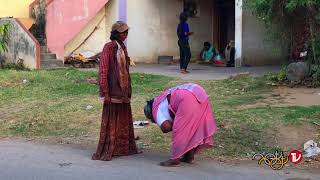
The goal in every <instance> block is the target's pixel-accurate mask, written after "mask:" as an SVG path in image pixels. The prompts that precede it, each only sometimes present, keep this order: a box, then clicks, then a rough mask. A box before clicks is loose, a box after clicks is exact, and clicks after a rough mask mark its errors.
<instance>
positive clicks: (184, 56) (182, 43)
mask: <svg viewBox="0 0 320 180" xmlns="http://www.w3.org/2000/svg"><path fill="white" fill-rule="evenodd" d="M187 21H188V15H187V14H186V13H181V14H180V23H179V25H178V27H177V35H178V38H179V40H178V45H179V50H180V71H181V73H183V74H187V73H189V71H187V68H188V65H189V62H190V59H191V51H190V46H189V36H191V35H192V34H193V32H190V31H189V24H188V23H187Z"/></svg>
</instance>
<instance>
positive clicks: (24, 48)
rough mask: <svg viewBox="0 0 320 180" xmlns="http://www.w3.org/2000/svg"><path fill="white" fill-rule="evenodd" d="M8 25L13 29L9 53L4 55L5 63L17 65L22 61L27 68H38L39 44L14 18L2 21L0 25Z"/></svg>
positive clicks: (11, 30)
mask: <svg viewBox="0 0 320 180" xmlns="http://www.w3.org/2000/svg"><path fill="white" fill-rule="evenodd" d="M7 23H8V24H10V25H11V29H10V39H9V43H8V51H7V52H5V53H3V56H4V59H5V62H7V63H17V62H18V60H19V59H22V60H23V64H24V65H25V66H26V67H28V68H30V69H36V68H38V66H37V60H38V59H37V57H38V56H37V55H40V54H39V53H40V46H39V44H38V42H37V41H36V40H35V39H34V38H33V37H32V35H31V34H29V33H28V32H27V30H26V29H24V28H23V27H22V24H20V23H19V22H18V20H16V19H14V18H3V19H0V25H1V24H7ZM37 47H38V49H37ZM38 63H39V62H38Z"/></svg>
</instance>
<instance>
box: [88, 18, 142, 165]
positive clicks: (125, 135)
mask: <svg viewBox="0 0 320 180" xmlns="http://www.w3.org/2000/svg"><path fill="white" fill-rule="evenodd" d="M128 30H129V27H128V25H127V24H126V23H124V22H121V21H118V22H116V23H115V24H113V26H112V31H111V36H110V40H111V42H109V43H107V44H106V45H105V46H104V48H103V51H102V54H101V61H100V67H99V86H100V100H101V101H102V102H103V113H102V122H101V130H100V139H99V144H98V147H97V151H96V153H94V154H93V156H92V159H93V160H102V161H110V160H111V159H112V157H115V156H128V155H133V154H137V153H138V150H137V147H136V143H135V140H134V131H133V123H132V113H131V105H130V99H131V93H132V89H131V78H130V74H129V62H130V58H129V57H128V53H127V48H126V46H125V44H124V41H125V40H126V39H127V36H128Z"/></svg>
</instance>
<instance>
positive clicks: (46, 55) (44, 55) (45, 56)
mask: <svg viewBox="0 0 320 180" xmlns="http://www.w3.org/2000/svg"><path fill="white" fill-rule="evenodd" d="M56 58H57V56H56V54H53V53H41V56H40V59H41V60H46V59H56Z"/></svg>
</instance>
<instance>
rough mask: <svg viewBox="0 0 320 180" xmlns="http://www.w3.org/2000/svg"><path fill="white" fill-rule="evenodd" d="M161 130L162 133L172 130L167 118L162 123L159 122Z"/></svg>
mask: <svg viewBox="0 0 320 180" xmlns="http://www.w3.org/2000/svg"><path fill="white" fill-rule="evenodd" d="M161 131H162V132H163V133H169V132H171V131H172V122H171V121H169V120H166V121H164V122H163V123H162V124H161Z"/></svg>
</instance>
